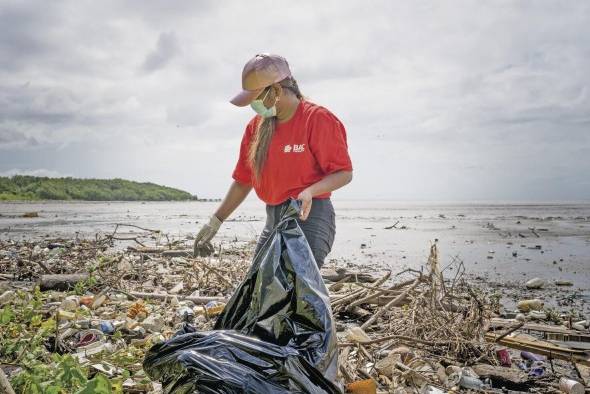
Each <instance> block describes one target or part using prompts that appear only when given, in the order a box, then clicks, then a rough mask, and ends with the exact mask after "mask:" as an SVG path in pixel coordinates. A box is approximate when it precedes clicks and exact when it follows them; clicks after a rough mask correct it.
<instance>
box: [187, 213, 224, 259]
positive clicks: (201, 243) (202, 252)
mask: <svg viewBox="0 0 590 394" xmlns="http://www.w3.org/2000/svg"><path fill="white" fill-rule="evenodd" d="M221 223H222V221H221V220H219V219H218V218H217V216H215V215H211V218H210V219H209V223H206V224H205V225H203V227H201V230H200V231H199V232H198V233H197V236H196V237H195V244H194V255H195V256H208V255H210V254H211V253H212V252H213V246H212V245H211V243H210V241H211V240H212V239H213V237H214V236H215V234H217V231H219V227H221Z"/></svg>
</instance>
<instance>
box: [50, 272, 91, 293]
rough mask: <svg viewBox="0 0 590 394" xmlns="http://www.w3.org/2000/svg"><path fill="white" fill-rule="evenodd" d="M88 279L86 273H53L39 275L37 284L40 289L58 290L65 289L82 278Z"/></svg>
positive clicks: (72, 286) (68, 288)
mask: <svg viewBox="0 0 590 394" xmlns="http://www.w3.org/2000/svg"><path fill="white" fill-rule="evenodd" d="M86 279H88V274H54V275H41V278H40V280H39V286H40V288H41V291H46V290H59V291H67V290H70V289H73V288H74V286H75V285H76V284H77V283H78V282H81V281H83V280H86Z"/></svg>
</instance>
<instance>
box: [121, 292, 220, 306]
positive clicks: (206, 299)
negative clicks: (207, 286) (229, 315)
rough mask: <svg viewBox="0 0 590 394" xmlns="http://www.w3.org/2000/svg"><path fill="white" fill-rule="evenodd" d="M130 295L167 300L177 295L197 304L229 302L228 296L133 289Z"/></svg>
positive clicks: (181, 298) (179, 298)
mask: <svg viewBox="0 0 590 394" xmlns="http://www.w3.org/2000/svg"><path fill="white" fill-rule="evenodd" d="M129 294H130V295H132V296H133V297H137V298H145V299H154V300H166V299H168V300H169V299H172V297H176V298H177V299H178V300H179V301H182V300H187V301H192V302H194V303H195V304H206V303H208V302H211V301H219V302H227V301H228V298H226V297H205V296H203V297H195V296H183V295H179V294H168V293H142V292H139V291H131V292H129Z"/></svg>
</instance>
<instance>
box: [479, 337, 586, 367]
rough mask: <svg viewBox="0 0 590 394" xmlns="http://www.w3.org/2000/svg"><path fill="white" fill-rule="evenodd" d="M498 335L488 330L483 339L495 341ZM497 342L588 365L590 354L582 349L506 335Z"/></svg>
mask: <svg viewBox="0 0 590 394" xmlns="http://www.w3.org/2000/svg"><path fill="white" fill-rule="evenodd" d="M497 338H498V335H495V334H493V333H490V332H488V333H487V334H486V335H485V339H486V341H488V342H496V339H497ZM497 342H498V343H499V344H501V345H504V346H507V347H510V348H513V349H518V350H525V351H527V352H533V353H537V354H541V355H543V356H546V357H550V358H554V359H558V360H564V361H572V362H575V363H579V364H582V365H586V366H590V356H588V354H587V353H586V352H585V351H583V350H575V349H567V348H563V347H560V346H556V345H553V344H551V343H548V342H544V341H533V340H530V339H525V338H519V337H518V336H514V337H506V338H502V339H501V340H499V341H497Z"/></svg>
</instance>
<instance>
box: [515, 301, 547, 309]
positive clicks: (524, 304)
mask: <svg viewBox="0 0 590 394" xmlns="http://www.w3.org/2000/svg"><path fill="white" fill-rule="evenodd" d="M544 305H545V303H544V302H543V300H540V299H537V298H535V299H529V300H522V301H519V302H518V305H517V307H518V310H519V311H521V312H529V311H539V310H542V309H543V306H544Z"/></svg>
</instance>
